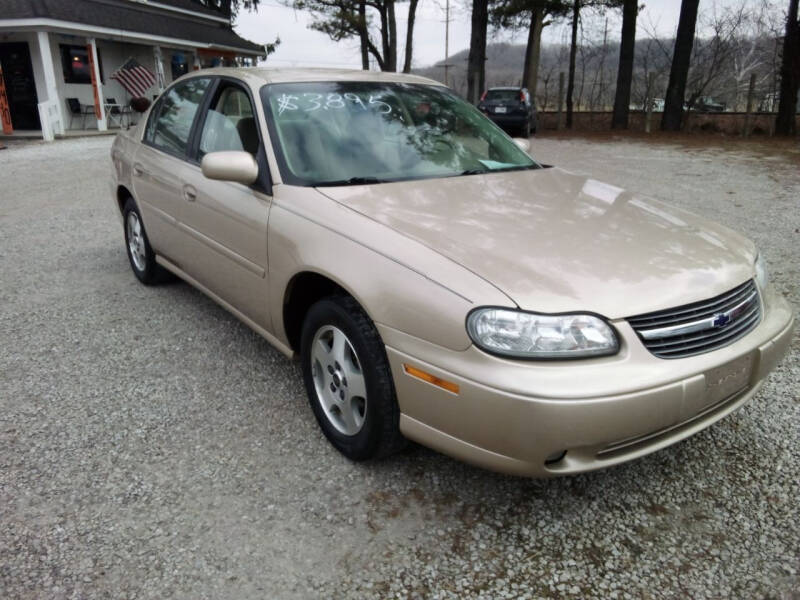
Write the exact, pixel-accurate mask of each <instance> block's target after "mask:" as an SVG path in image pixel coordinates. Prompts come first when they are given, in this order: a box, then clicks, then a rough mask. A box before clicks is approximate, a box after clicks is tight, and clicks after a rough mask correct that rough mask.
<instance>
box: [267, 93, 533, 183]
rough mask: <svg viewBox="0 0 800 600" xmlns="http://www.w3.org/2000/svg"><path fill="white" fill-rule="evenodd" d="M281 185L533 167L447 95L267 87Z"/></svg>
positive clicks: (514, 147) (508, 141)
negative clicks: (281, 179)
mask: <svg viewBox="0 0 800 600" xmlns="http://www.w3.org/2000/svg"><path fill="white" fill-rule="evenodd" d="M261 97H262V100H263V102H264V107H265V110H266V113H267V122H268V124H269V129H270V137H271V138H272V143H273V145H274V147H275V151H276V155H277V158H278V163H279V166H280V169H281V175H282V178H283V180H284V182H285V183H288V184H292V185H305V186H324V185H353V184H360V183H381V182H387V181H402V180H408V179H423V178H433V177H452V176H456V175H472V174H476V173H487V172H490V171H503V170H519V169H535V168H539V165H538V164H537V163H536V162H534V161H533V160H532V159H531V158H530V157H529V156H528V155H527V154H526V153H525V152H523V151H522V150H521V149H520V148H519V146H517V145H516V144H515V143H514V142H513V141H512V140H511V139H510V138H509V137H508V136H507V135H506V134H505V133H503V132H502V131H501V130H500V129H499V128H498V127H497V126H495V125H494V124H493V123H492V122H491V121H490V120H489V119H487V118H486V117H484V116H483V115H482V114H481V113H480V112H479V111H478V110H477V109H475V108H474V107H473V106H471V105H470V104H467V103H466V102H464V101H463V100H461V99H459V98H458V97H457V96H455V95H454V94H452V93H451V92H450V91H449V90H447V89H446V88H443V87H439V86H433V85H416V84H413V85H412V84H405V83H385V82H349V81H348V82H345V81H342V82H315V83H286V84H271V85H266V86H264V87H263V88H262V90H261Z"/></svg>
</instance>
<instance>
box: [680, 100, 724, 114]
mask: <svg viewBox="0 0 800 600" xmlns="http://www.w3.org/2000/svg"><path fill="white" fill-rule="evenodd" d="M687 108H688V107H687ZM726 108H727V107H726V105H725V103H724V102H718V101H716V100H714V99H713V98H711V97H709V96H701V97H700V98H698V99H697V100H696V101H695V103H694V105H692V110H694V111H695V112H707V113H711V112H725V109H726Z"/></svg>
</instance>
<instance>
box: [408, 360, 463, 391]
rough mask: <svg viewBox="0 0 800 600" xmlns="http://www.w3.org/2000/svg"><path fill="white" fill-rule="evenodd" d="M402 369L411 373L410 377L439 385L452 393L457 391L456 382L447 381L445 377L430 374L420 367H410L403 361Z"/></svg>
mask: <svg viewBox="0 0 800 600" xmlns="http://www.w3.org/2000/svg"><path fill="white" fill-rule="evenodd" d="M403 370H405V372H406V373H408V374H409V375H411V377H416V378H417V379H421V380H422V381H425V382H426V383H430V384H431V385H435V386H436V387H440V388H442V389H443V390H447V391H448V392H450V393H452V394H457V393H458V384H457V383H453V382H452V381H447V380H446V379H442V378H441V377H437V376H436V375H431V374H430V373H426V372H425V371H423V370H422V369H418V368H416V367H412V366H411V365H407V364H405V363H404V364H403Z"/></svg>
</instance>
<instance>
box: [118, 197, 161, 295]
mask: <svg viewBox="0 0 800 600" xmlns="http://www.w3.org/2000/svg"><path fill="white" fill-rule="evenodd" d="M122 223H123V230H124V232H125V250H126V252H127V254H128V261H129V262H130V264H131V269H132V270H133V274H134V275H136V278H137V279H138V280H139V281H141V282H142V283H143V284H145V285H154V284H156V283H159V282H160V281H163V280H165V279H167V277H168V275H167V274H166V271H165V270H164V269H162V268H161V267H160V266H159V265H158V264H157V263H156V255H155V252H153V248H152V247H151V246H150V240H148V239H147V232H146V231H145V230H144V223H143V222H142V215H141V213H140V212H139V209H138V207H137V206H136V203H135V202H134V201H133V198H128V200H126V201H125V206H124V207H123V209H122Z"/></svg>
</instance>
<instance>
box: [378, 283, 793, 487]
mask: <svg viewBox="0 0 800 600" xmlns="http://www.w3.org/2000/svg"><path fill="white" fill-rule="evenodd" d="M614 325H615V326H616V327H617V329H618V331H619V332H620V333H621V335H622V338H623V347H622V349H621V351H620V354H618V355H617V356H613V357H606V358H598V359H591V360H582V361H559V362H547V363H542V362H524V361H512V360H507V359H503V358H497V357H493V356H489V355H487V354H485V353H484V352H481V351H480V350H478V349H476V348H475V347H471V348H469V349H467V350H466V351H463V352H456V351H450V350H446V349H443V348H441V347H439V346H435V345H433V344H430V343H428V342H424V341H422V340H419V339H417V338H412V337H410V336H407V335H405V334H403V333H401V332H399V331H397V330H393V329H390V328H387V327H385V326H381V325H379V326H378V328H379V331H380V333H381V335H382V337H383V340H384V342H385V343H386V346H387V348H386V350H387V355H388V358H389V363H390V365H391V368H392V374H393V376H394V381H395V386H396V389H397V397H398V402H399V404H400V411H401V418H400V429H401V431H402V432H403V434H404V435H405V436H406V437H408V438H410V439H412V440H415V441H417V442H419V443H421V444H423V445H425V446H429V447H431V448H433V449H435V450H438V451H440V452H443V453H445V454H448V455H450V456H453V457H455V458H458V459H460V460H464V461H466V462H469V463H472V464H475V465H478V466H481V467H484V468H488V469H491V470H494V471H500V472H504V473H509V474H514V475H524V476H534V477H547V476H554V475H563V474H570V473H579V472H582V471H591V470H595V469H602V468H605V467H608V466H611V465H615V464H619V463H622V462H625V461H628V460H632V459H634V458H638V457H640V456H644V455H646V454H649V453H651V452H654V451H656V450H658V449H660V448H664V447H666V446H668V445H670V444H673V443H675V442H678V441H680V440H682V439H685V438H686V437H688V436H690V435H692V434H694V433H696V432H698V431H700V430H702V429H704V428H705V427H708V426H709V425H711V424H712V423H714V422H716V421H718V420H719V419H721V418H722V417H724V416H725V415H728V414H730V413H731V412H733V411H734V410H736V409H737V408H739V407H740V406H741V405H743V404H744V403H745V402H747V401H748V400H749V399H750V398H752V397H753V396H754V395H755V393H756V392H757V391H758V389H759V388H760V387H761V384H762V382H763V380H764V378H765V377H766V376H767V374H768V373H769V372H770V371H771V370H772V369H773V368H774V367H775V366H776V365H777V363H778V362H779V361H780V359H781V358H782V357H783V356H784V354H785V353H786V351H787V350H788V348H789V345H790V343H791V338H792V333H793V326H794V319H793V316H792V313H791V310H790V307H789V305H788V303H787V302H786V301H785V300H784V299H783V298H781V297H780V296H778V295H776V294H774V293H770V294H768V296H767V297H766V298H765V311H764V317H763V319H762V321H761V323H760V324H759V325H758V326H757V327H756V328H755V329H754V330H753V331H752V332H750V333H749V334H748V335H746V336H745V337H743V338H742V339H740V340H737V341H736V342H734V343H733V344H731V345H729V346H726V347H724V348H720V349H718V350H716V351H713V352H709V353H707V354H702V355H699V356H694V357H689V358H685V359H676V360H664V359H659V358H656V357H655V356H653V355H652V354H650V353H649V352H648V351H647V350H646V349H645V348H644V346H642V344H641V343H639V342H638V338H636V335H635V333H634V332H633V330H632V329H631V328H630V326H628V325H627V322H625V321H619V322H615V323H614ZM625 340H629V341H630V343H626V341H625ZM404 364H408V365H411V366H414V367H417V368H420V369H423V370H425V371H427V372H429V373H432V374H433V375H435V376H436V377H439V378H441V379H445V380H447V381H451V382H454V383H456V384H458V386H459V391H458V394H454V393H451V392H448V391H445V390H443V389H441V388H439V387H436V386H434V385H431V384H430V383H426V382H424V381H422V380H420V379H417V378H414V377H412V376H410V375H408V374H407V373H406V372H405V370H404V367H403V365H404ZM728 365H735V368H736V369H739V370H742V369H745V373H746V375H742V377H745V378H744V379H742V381H741V385H739V384H738V382H737V387H736V389H734V390H730V393H729V394H728V391H729V390H720V389H719V388H717V387H715V386H719V385H725V383H727V382H728V379H729V378H730V377H731V376H732V375H729V374H728V372H727V371H726V368H727V366H728ZM720 391H724V392H725V394H727V395H725V396H723V397H720V396H719V393H718V392H720ZM564 452H566V454H564V455H563V457H561V458H560V459H558V460H553V459H556V458H558V457H559V456H560V455H561V454H562V453H564Z"/></svg>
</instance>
